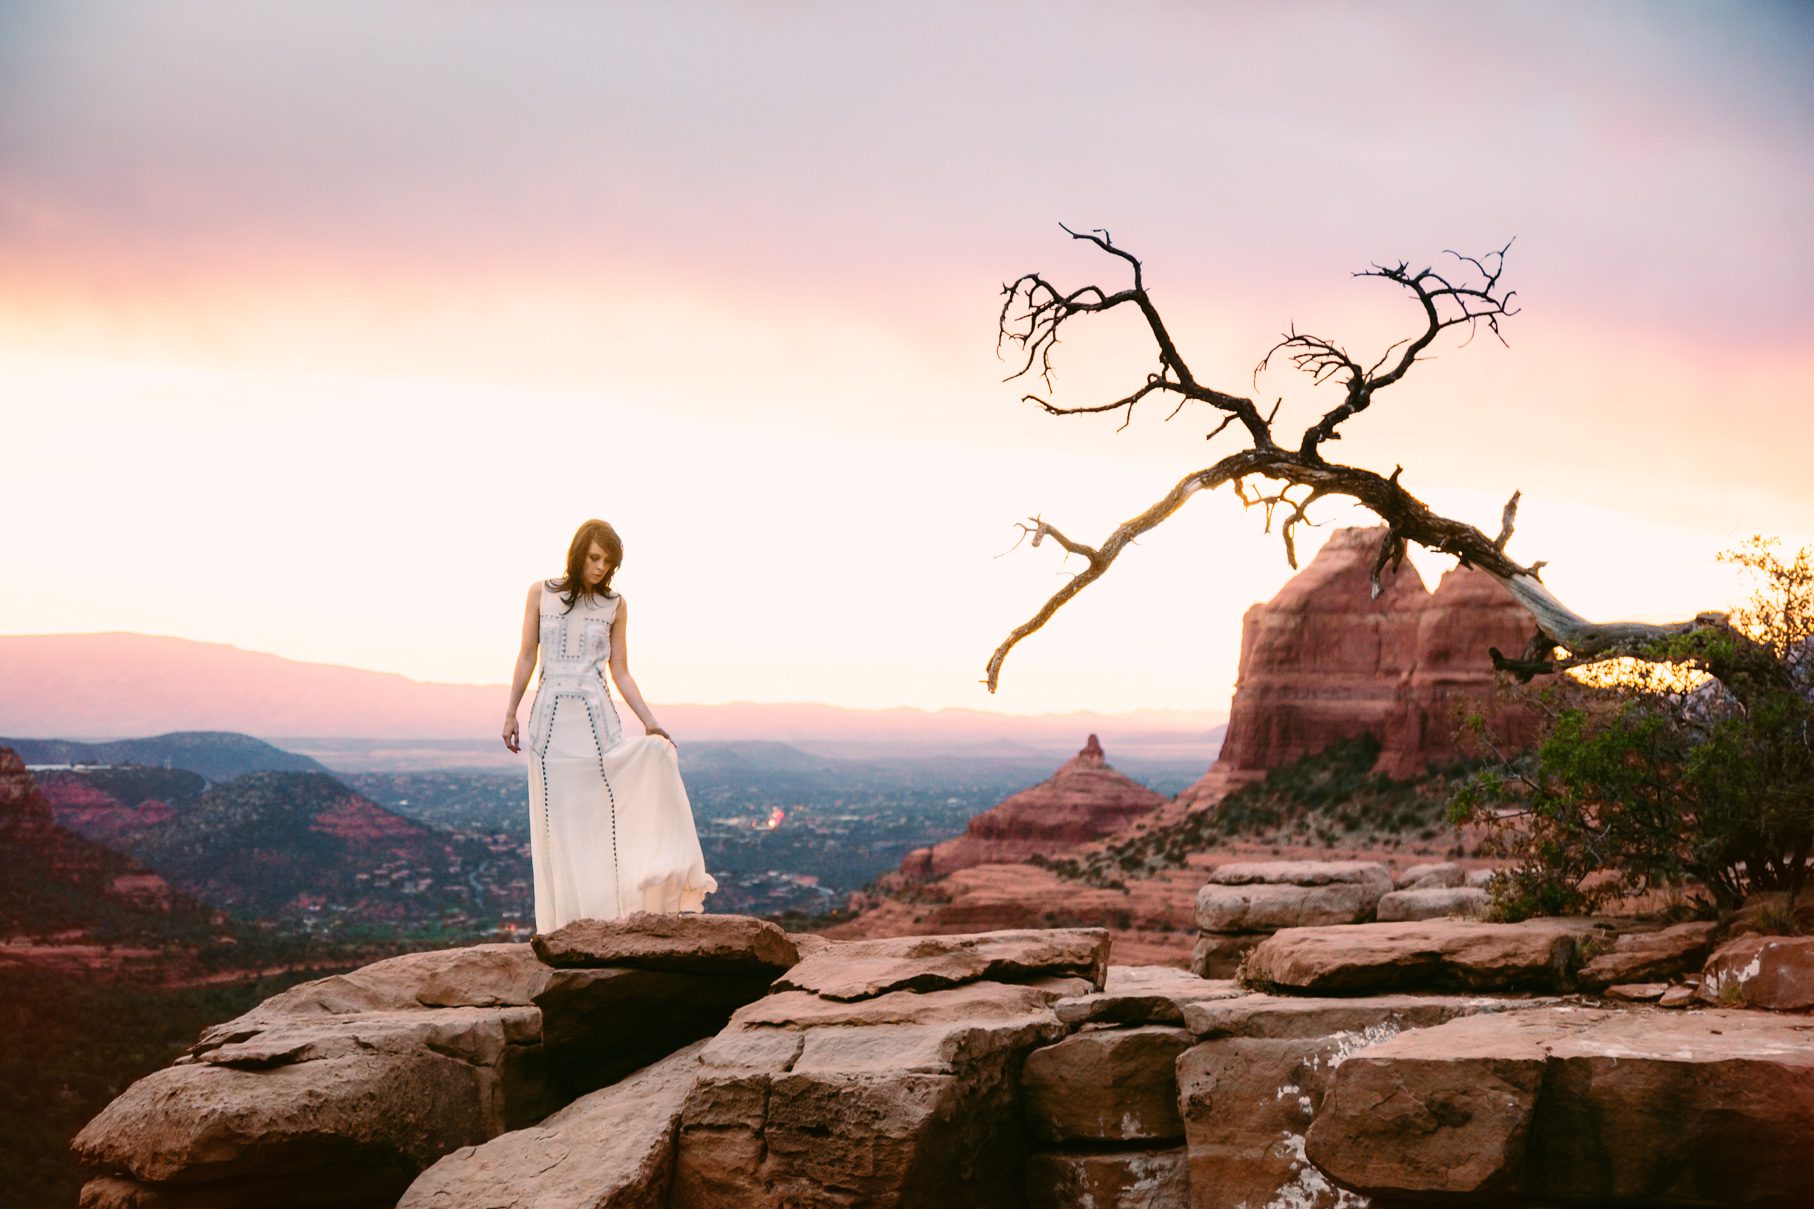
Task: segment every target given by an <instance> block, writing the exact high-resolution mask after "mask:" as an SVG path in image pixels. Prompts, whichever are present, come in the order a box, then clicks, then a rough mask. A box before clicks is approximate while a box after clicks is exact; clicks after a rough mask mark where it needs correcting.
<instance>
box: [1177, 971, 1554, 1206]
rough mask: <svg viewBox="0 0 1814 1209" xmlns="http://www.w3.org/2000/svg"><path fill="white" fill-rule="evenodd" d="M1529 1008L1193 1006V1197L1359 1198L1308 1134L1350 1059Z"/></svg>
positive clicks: (1309, 1202)
mask: <svg viewBox="0 0 1814 1209" xmlns="http://www.w3.org/2000/svg"><path fill="white" fill-rule="evenodd" d="M1542 1002H1543V1003H1545V1004H1548V1003H1553V1002H1554V1001H1553V1000H1548V1001H1542ZM1528 1006H1529V1004H1528V1003H1527V1002H1525V1001H1518V1000H1504V999H1489V998H1483V997H1463V996H1416V995H1385V996H1379V997H1377V998H1370V999H1305V998H1296V997H1285V996H1273V995H1250V996H1248V997H1246V998H1244V999H1234V1000H1228V1001H1224V1002H1221V1003H1205V1004H1193V1005H1191V1006H1189V1007H1187V1008H1186V1009H1185V1014H1186V1018H1187V1019H1188V1020H1189V1021H1190V1023H1191V1026H1192V1028H1193V1030H1195V1031H1198V1032H1200V1033H1201V1034H1202V1040H1200V1041H1199V1043H1198V1044H1196V1045H1193V1046H1192V1047H1191V1048H1190V1049H1188V1050H1186V1051H1185V1052H1184V1054H1183V1055H1182V1056H1181V1057H1180V1058H1179V1060H1178V1064H1177V1077H1178V1094H1179V1105H1180V1114H1181V1116H1182V1117H1183V1120H1184V1126H1185V1136H1186V1139H1187V1147H1188V1151H1189V1156H1190V1173H1191V1174H1190V1181H1191V1186H1192V1188H1193V1189H1194V1190H1195V1193H1196V1198H1197V1203H1198V1204H1201V1205H1215V1206H1230V1207H1232V1206H1236V1205H1241V1204H1246V1205H1249V1206H1262V1205H1274V1206H1294V1207H1301V1209H1336V1207H1337V1206H1338V1205H1342V1204H1346V1205H1352V1204H1353V1203H1354V1202H1353V1201H1352V1200H1342V1199H1340V1197H1341V1195H1343V1194H1340V1192H1339V1190H1338V1189H1336V1188H1334V1187H1333V1186H1332V1185H1331V1184H1330V1183H1329V1181H1328V1180H1327V1179H1326V1178H1325V1177H1324V1176H1323V1175H1322V1174H1321V1173H1320V1172H1318V1171H1317V1170H1316V1168H1314V1167H1312V1166H1311V1165H1310V1164H1309V1162H1308V1161H1307V1160H1306V1159H1305V1157H1304V1135H1305V1131H1306V1130H1307V1129H1308V1127H1309V1125H1310V1123H1311V1121H1312V1119H1313V1118H1314V1117H1315V1115H1316V1114H1317V1112H1318V1111H1319V1110H1320V1107H1321V1105H1322V1103H1323V1099H1324V1096H1325V1095H1326V1094H1327V1091H1328V1087H1329V1083H1330V1081H1331V1080H1332V1079H1333V1077H1334V1075H1335V1072H1336V1071H1337V1070H1339V1069H1340V1068H1341V1067H1342V1064H1343V1063H1344V1062H1347V1061H1350V1060H1352V1058H1353V1057H1354V1056H1355V1055H1356V1054H1361V1053H1365V1052H1367V1050H1368V1047H1370V1046H1375V1045H1379V1044H1381V1043H1383V1042H1385V1041H1388V1040H1390V1039H1392V1038H1394V1037H1397V1036H1400V1035H1401V1034H1406V1033H1407V1031H1408V1030H1419V1029H1427V1028H1432V1027H1434V1026H1437V1025H1440V1024H1444V1023H1445V1022H1447V1021H1449V1020H1452V1019H1454V1018H1455V1017H1456V1016H1461V1015H1467V1014H1469V1013H1474V1012H1496V1011H1520V1010H1524V1009H1525V1008H1527V1007H1528ZM1410 1035H1415V1033H1412V1034H1410Z"/></svg>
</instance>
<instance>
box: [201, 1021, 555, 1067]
mask: <svg viewBox="0 0 1814 1209" xmlns="http://www.w3.org/2000/svg"><path fill="white" fill-rule="evenodd" d="M541 1035H542V1014H541V1012H540V1011H538V1010H537V1009H536V1008H534V1007H508V1008H443V1009H441V1010H439V1011H432V1012H425V1011H408V1010H404V1011H392V1012H358V1013H354V1014H351V1015H345V1016H299V1017H294V1018H291V1019H288V1020H278V1021H276V1022H274V1023H272V1024H270V1025H267V1026H265V1027H263V1028H260V1029H258V1030H256V1031H254V1032H251V1033H250V1034H249V1035H242V1034H241V1033H239V1032H235V1033H234V1034H232V1035H231V1036H230V1037H226V1038H217V1039H216V1040H213V1041H198V1042H197V1043H196V1044H195V1045H193V1046H191V1047H190V1048H189V1049H188V1050H187V1051H186V1052H185V1053H184V1054H182V1055H181V1056H180V1057H178V1058H177V1059H176V1061H175V1062H174V1063H173V1064H172V1065H175V1066H186V1065H190V1064H194V1063H210V1064H213V1065H216V1066H237V1067H243V1068H245V1069H247V1070H264V1069H268V1068H270V1067H274V1066H287V1065H291V1064H294V1063H300V1062H314V1061H319V1060H320V1059H323V1058H339V1057H343V1056H345V1055H347V1054H359V1053H371V1054H395V1055H399V1056H408V1055H410V1054H414V1053H420V1052H423V1051H432V1052H434V1053H438V1054H445V1055H447V1056H449V1057H454V1058H459V1059H461V1060H462V1061H464V1062H469V1063H471V1064H473V1065H474V1066H486V1067H491V1066H496V1065H498V1064H499V1063H500V1062H501V1061H502V1060H503V1058H504V1055H505V1053H506V1051H507V1048H508V1047H509V1046H511V1045H534V1044H537V1043H539V1042H540V1041H541Z"/></svg>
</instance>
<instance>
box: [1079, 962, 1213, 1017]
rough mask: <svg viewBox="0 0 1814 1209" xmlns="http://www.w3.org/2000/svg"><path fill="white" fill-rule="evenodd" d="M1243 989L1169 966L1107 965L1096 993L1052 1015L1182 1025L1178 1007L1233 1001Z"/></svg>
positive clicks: (1082, 996)
mask: <svg viewBox="0 0 1814 1209" xmlns="http://www.w3.org/2000/svg"><path fill="white" fill-rule="evenodd" d="M1247 993H1248V992H1247V989H1246V988H1245V987H1242V986H1240V985H1238V984H1236V983H1234V982H1232V981H1229V980H1227V979H1210V978H1199V977H1197V976H1196V975H1195V974H1192V973H1191V972H1190V971H1188V970H1180V969H1177V968H1176V967H1174V966H1109V967H1108V972H1107V974H1106V975H1105V977H1104V979H1103V984H1102V989H1101V990H1100V991H1091V992H1089V993H1088V994H1084V995H1078V996H1075V997H1073V998H1070V999H1060V1000H1058V1001H1057V1002H1055V1003H1053V1004H1052V1010H1053V1011H1054V1012H1056V1013H1057V1014H1058V1018H1059V1019H1060V1020H1062V1021H1064V1022H1065V1023H1066V1024H1068V1025H1071V1026H1072V1027H1076V1026H1078V1025H1083V1024H1183V1023H1184V1005H1185V1004H1187V1003H1198V1002H1202V1001H1206V1000H1211V999H1233V998H1235V997H1237V996H1240V995H1245V994H1247Z"/></svg>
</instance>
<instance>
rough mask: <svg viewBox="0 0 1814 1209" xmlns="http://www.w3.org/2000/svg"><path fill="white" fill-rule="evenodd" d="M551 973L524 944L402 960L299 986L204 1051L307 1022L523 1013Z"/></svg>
mask: <svg viewBox="0 0 1814 1209" xmlns="http://www.w3.org/2000/svg"><path fill="white" fill-rule="evenodd" d="M551 973H552V971H551V970H549V968H548V967H547V966H545V965H543V964H542V962H541V961H540V960H539V959H538V958H537V957H536V955H535V952H534V951H533V949H532V948H531V947H530V946H529V945H527V944H482V945H469V946H467V947H465V948H460V949H435V950H432V951H428V952H422V953H405V954H403V955H401V956H399V957H388V958H385V959H384V960H383V961H374V962H372V963H371V964H370V965H366V966H361V967H360V968H358V969H357V970H352V971H350V972H348V973H345V974H333V975H329V976H328V977H326V978H315V979H311V980H310V981H308V982H299V983H297V984H296V985H295V986H293V987H290V988H289V989H288V990H285V991H280V992H278V993H277V994H275V995H273V996H271V997H270V998H269V999H266V1000H265V1001H264V1002H262V1003H260V1004H258V1005H257V1006H256V1007H254V1008H252V1010H251V1011H249V1012H246V1013H245V1014H243V1015H241V1016H238V1017H235V1018H234V1019H232V1020H229V1021H226V1022H225V1023H222V1024H216V1025H212V1026H210V1027H209V1028H206V1029H204V1030H203V1031H202V1034H201V1040H200V1042H199V1043H198V1044H199V1045H202V1046H206V1045H208V1044H211V1043H212V1042H213V1041H214V1040H216V1039H218V1038H219V1037H222V1036H228V1035H231V1034H233V1033H235V1032H241V1031H246V1030H248V1029H258V1028H262V1027H264V1026H265V1025H267V1024H269V1023H272V1022H275V1021H278V1020H290V1019H293V1018H297V1017H308V1016H334V1015H347V1014H350V1013H355V1012H381V1011H396V1010H411V1009H415V1008H441V1007H524V1006H528V1005H530V1004H533V1003H534V1002H535V997H536V995H537V994H539V993H540V992H541V990H542V988H543V987H545V986H546V985H547V984H548V978H549V976H550V974H551Z"/></svg>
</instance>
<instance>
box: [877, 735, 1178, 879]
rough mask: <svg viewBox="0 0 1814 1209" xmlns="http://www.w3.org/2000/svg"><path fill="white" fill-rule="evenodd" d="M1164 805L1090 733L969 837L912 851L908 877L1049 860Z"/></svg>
mask: <svg viewBox="0 0 1814 1209" xmlns="http://www.w3.org/2000/svg"><path fill="white" fill-rule="evenodd" d="M1165 802H1166V798H1165V797H1164V796H1163V795H1161V794H1157V793H1154V792H1153V791H1152V790H1150V789H1148V788H1147V787H1146V786H1144V785H1141V784H1140V783H1139V782H1137V781H1133V780H1130V779H1128V778H1127V777H1126V776H1123V775H1122V774H1121V773H1119V772H1116V771H1115V770H1114V769H1113V768H1111V767H1109V765H1108V763H1107V761H1106V760H1104V758H1103V754H1102V744H1100V743H1099V742H1097V740H1096V736H1095V735H1091V736H1090V738H1089V742H1087V743H1085V744H1084V746H1083V750H1081V751H1079V752H1078V753H1077V754H1076V755H1075V756H1072V757H1071V758H1070V759H1069V760H1066V761H1065V762H1064V763H1063V764H1061V765H1059V767H1058V771H1057V772H1055V773H1053V774H1052V775H1051V776H1050V777H1049V778H1047V779H1046V780H1044V781H1041V782H1040V783H1039V784H1037V785H1035V786H1033V787H1032V788H1030V789H1023V790H1021V791H1020V792H1019V793H1017V794H1014V795H1012V796H1010V797H1007V798H1004V799H1003V800H1002V801H1001V803H1000V804H999V805H997V806H995V807H993V808H992V809H989V810H986V811H984V812H983V813H982V814H979V815H977V816H976V817H975V818H973V819H971V820H970V825H969V826H968V827H967V828H966V829H965V831H964V834H963V835H960V836H958V837H956V838H955V839H949V840H946V841H945V842H944V843H942V844H938V845H936V846H935V847H933V848H931V849H925V848H916V849H915V850H914V851H912V852H910V853H908V854H907V856H906V858H905V859H904V860H902V861H901V872H902V873H903V874H905V875H906V876H908V877H911V878H926V877H942V876H944V875H945V874H947V873H951V872H954V871H955V870H958V869H967V868H969V867H971V866H972V865H983V864H994V863H1001V862H1014V861H1024V860H1026V859H1027V858H1028V857H1030V856H1048V855H1051V854H1052V853H1055V852H1061V851H1063V850H1064V849H1067V848H1071V847H1074V846H1076V845H1078V844H1082V843H1087V842H1089V841H1090V840H1094V839H1099V838H1101V837H1102V836H1105V835H1109V834H1111V833H1113V832H1116V831H1119V830H1121V828H1123V827H1124V826H1126V825H1127V824H1128V823H1129V822H1131V821H1132V820H1134V819H1137V818H1139V817H1140V816H1142V815H1144V814H1148V813H1150V812H1151V811H1153V810H1155V809H1157V808H1158V807H1160V806H1163V805H1164V804H1165Z"/></svg>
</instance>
